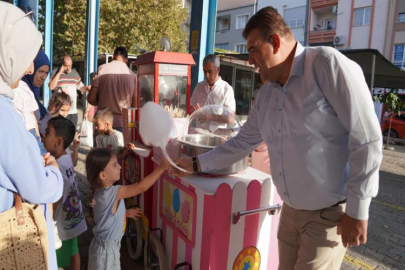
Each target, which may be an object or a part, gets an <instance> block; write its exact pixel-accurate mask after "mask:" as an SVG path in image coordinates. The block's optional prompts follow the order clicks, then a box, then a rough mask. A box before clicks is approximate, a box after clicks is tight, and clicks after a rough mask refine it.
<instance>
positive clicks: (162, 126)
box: [139, 102, 190, 173]
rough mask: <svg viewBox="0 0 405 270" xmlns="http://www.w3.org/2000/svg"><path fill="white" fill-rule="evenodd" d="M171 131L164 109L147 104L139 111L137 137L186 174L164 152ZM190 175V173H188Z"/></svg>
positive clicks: (170, 121)
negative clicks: (159, 150)
mask: <svg viewBox="0 0 405 270" xmlns="http://www.w3.org/2000/svg"><path fill="white" fill-rule="evenodd" d="M172 129H173V121H172V118H171V117H170V115H169V114H168V113H167V112H166V111H165V109H164V108H162V107H161V106H159V105H158V104H155V103H153V102H147V103H146V104H145V105H144V106H143V107H142V109H141V117H140V119H139V135H141V137H142V140H143V142H144V143H145V144H147V145H153V146H155V147H160V149H161V150H162V154H163V156H164V157H165V158H166V159H167V161H168V162H169V163H170V165H172V166H173V167H175V168H177V169H179V170H180V171H183V172H188V171H186V170H184V169H183V168H180V167H178V166H177V165H176V164H175V163H174V162H173V161H172V160H171V159H170V157H169V155H168V154H167V151H166V146H167V143H168V141H169V139H170V134H171V132H172ZM188 173H190V172H188Z"/></svg>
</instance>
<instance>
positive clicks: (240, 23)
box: [236, 14, 249, 29]
mask: <svg viewBox="0 0 405 270" xmlns="http://www.w3.org/2000/svg"><path fill="white" fill-rule="evenodd" d="M248 20H249V14H243V15H239V16H236V29H244V28H245V26H246V24H247V22H248Z"/></svg>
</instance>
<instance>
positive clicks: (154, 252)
mask: <svg viewBox="0 0 405 270" xmlns="http://www.w3.org/2000/svg"><path fill="white" fill-rule="evenodd" d="M149 244H150V246H151V249H150V260H148V248H149V245H148V243H146V244H145V249H144V255H143V256H144V259H143V261H144V264H145V269H147V270H169V266H168V265H167V260H166V255H165V252H164V251H163V246H162V243H161V242H160V240H159V238H158V237H157V236H156V235H155V234H153V233H149Z"/></svg>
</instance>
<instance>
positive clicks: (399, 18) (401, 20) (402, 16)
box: [398, 12, 405, 23]
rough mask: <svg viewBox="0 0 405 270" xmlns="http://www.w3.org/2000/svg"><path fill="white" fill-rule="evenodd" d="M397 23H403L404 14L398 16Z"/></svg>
mask: <svg viewBox="0 0 405 270" xmlns="http://www.w3.org/2000/svg"><path fill="white" fill-rule="evenodd" d="M398 22H399V23H402V22H405V12H402V13H399V14H398Z"/></svg>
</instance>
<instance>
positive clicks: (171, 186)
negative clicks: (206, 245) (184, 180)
mask: <svg viewBox="0 0 405 270" xmlns="http://www.w3.org/2000/svg"><path fill="white" fill-rule="evenodd" d="M160 186H161V187H160V190H161V192H162V194H161V196H160V197H161V198H163V199H162V200H161V201H160V202H161V203H160V204H161V205H160V217H161V218H162V219H164V220H165V221H166V222H167V224H168V225H169V226H170V228H171V229H172V230H174V231H176V232H177V233H178V235H179V236H180V237H181V238H182V239H183V240H184V241H185V242H186V243H189V244H190V245H191V246H192V247H194V244H195V241H194V238H195V225H196V223H195V218H196V216H195V211H196V203H195V202H196V195H195V193H194V192H192V191H190V190H188V189H185V188H184V187H182V186H181V185H180V184H179V183H177V182H176V181H175V180H173V179H171V178H170V177H169V176H167V175H163V176H162V178H161V181H160Z"/></svg>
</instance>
